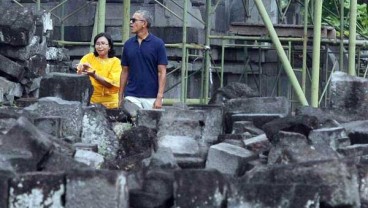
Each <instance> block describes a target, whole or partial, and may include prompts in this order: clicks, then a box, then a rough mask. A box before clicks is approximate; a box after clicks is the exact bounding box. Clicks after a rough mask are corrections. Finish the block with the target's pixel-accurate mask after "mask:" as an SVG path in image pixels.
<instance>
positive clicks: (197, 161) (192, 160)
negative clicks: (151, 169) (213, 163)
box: [175, 156, 206, 169]
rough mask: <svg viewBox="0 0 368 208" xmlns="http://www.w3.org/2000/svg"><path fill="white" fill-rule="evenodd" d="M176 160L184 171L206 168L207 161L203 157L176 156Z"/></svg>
mask: <svg viewBox="0 0 368 208" xmlns="http://www.w3.org/2000/svg"><path fill="white" fill-rule="evenodd" d="M175 159H176V162H177V163H178V165H179V167H180V168H182V169H203V168H205V166H206V160H205V159H204V158H202V157H201V156H176V157H175Z"/></svg>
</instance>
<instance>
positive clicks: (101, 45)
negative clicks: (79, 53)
mask: <svg viewBox="0 0 368 208" xmlns="http://www.w3.org/2000/svg"><path fill="white" fill-rule="evenodd" d="M95 48H96V51H97V53H98V56H99V57H108V54H109V50H110V45H109V41H108V40H107V38H106V37H100V38H98V39H97V41H96V44H95Z"/></svg>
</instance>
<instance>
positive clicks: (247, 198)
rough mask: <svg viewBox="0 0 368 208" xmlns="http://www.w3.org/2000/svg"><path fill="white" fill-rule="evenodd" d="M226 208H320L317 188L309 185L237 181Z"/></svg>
mask: <svg viewBox="0 0 368 208" xmlns="http://www.w3.org/2000/svg"><path fill="white" fill-rule="evenodd" d="M234 186H235V187H236V188H233V189H235V190H234V191H231V192H230V194H229V196H228V199H227V202H228V204H227V206H228V207H243V208H254V207H283V208H293V207H320V206H319V205H320V204H319V198H320V193H319V188H318V186H316V185H309V184H290V185H289V184H266V183H256V184H255V183H244V182H243V181H237V182H235V183H234Z"/></svg>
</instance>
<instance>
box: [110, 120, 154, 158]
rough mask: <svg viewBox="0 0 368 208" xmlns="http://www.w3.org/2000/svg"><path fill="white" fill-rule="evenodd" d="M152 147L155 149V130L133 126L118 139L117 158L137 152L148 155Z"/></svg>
mask: <svg viewBox="0 0 368 208" xmlns="http://www.w3.org/2000/svg"><path fill="white" fill-rule="evenodd" d="M152 149H157V140H156V132H155V131H153V130H152V129H149V128H147V127H144V126H137V127H133V128H131V129H129V130H127V131H125V132H124V134H123V136H122V137H121V138H120V139H119V151H118V155H117V159H120V160H122V159H123V158H124V157H127V156H132V155H138V154H144V155H145V156H146V157H149V156H151V152H152Z"/></svg>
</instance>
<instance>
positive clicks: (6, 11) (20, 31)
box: [0, 5, 36, 46]
mask: <svg viewBox="0 0 368 208" xmlns="http://www.w3.org/2000/svg"><path fill="white" fill-rule="evenodd" d="M0 14H2V15H1V16H0V43H3V44H9V45H13V46H26V45H28V44H29V42H30V39H31V38H32V37H33V35H34V31H35V27H36V24H35V17H34V15H33V13H32V11H31V10H30V9H28V8H25V7H19V6H18V5H11V6H6V5H4V6H1V7H0Z"/></svg>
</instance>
